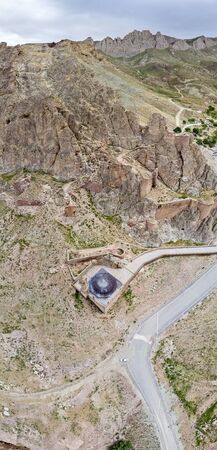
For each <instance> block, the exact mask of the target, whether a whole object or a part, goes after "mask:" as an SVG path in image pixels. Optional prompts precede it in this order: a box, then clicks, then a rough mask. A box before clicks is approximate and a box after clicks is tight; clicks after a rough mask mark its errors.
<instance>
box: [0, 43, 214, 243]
mask: <svg viewBox="0 0 217 450" xmlns="http://www.w3.org/2000/svg"><path fill="white" fill-rule="evenodd" d="M94 60H97V61H98V60H100V55H98V53H97V52H96V50H95V48H94V46H92V45H89V44H88V45H87V44H75V43H73V42H70V41H62V42H60V43H58V44H56V45H53V44H52V45H48V44H42V45H24V46H17V47H13V48H10V47H7V46H5V45H3V46H1V48H0V64H1V71H0V91H1V96H0V173H3V174H4V173H11V172H16V171H18V170H20V169H28V170H30V171H42V172H45V173H48V174H51V175H53V176H55V177H56V178H58V179H60V180H62V181H74V182H75V183H76V184H77V187H78V188H86V190H87V191H89V192H91V194H92V196H93V199H94V201H95V203H96V206H97V208H98V209H99V210H100V211H101V212H102V213H104V214H108V215H113V214H119V215H120V216H121V218H122V220H123V224H124V227H126V229H127V230H128V231H129V232H130V233H131V234H133V235H135V237H138V238H139V239H140V240H141V241H143V242H146V243H148V244H149V243H151V244H159V243H160V242H161V241H165V240H169V239H168V237H170V236H171V235H173V234H174V236H180V235H181V236H182V237H183V238H184V237H185V238H188V233H190V235H191V236H194V238H196V239H197V240H199V239H200V238H201V239H202V240H207V239H208V237H209V238H212V237H213V236H214V235H215V233H216V225H215V221H216V213H215V211H216V208H214V207H213V208H211V209H210V210H209V213H208V216H206V217H205V216H204V217H202V216H201V214H200V209H199V207H198V205H195V204H191V203H188V204H187V206H186V205H185V207H184V208H183V205H182V208H181V209H180V207H179V208H178V209H177V212H176V214H175V215H174V216H170V214H169V213H168V217H166V216H165V217H164V218H162V217H161V216H160V215H159V210H158V200H157V199H155V198H154V197H153V195H152V193H153V191H154V188H155V185H156V181H157V177H158V183H161V186H162V187H163V188H165V189H167V190H169V191H171V192H172V191H176V192H180V191H181V192H186V193H187V194H189V195H191V194H194V195H199V194H200V193H201V191H202V190H204V189H205V190H207V189H208V190H212V191H213V192H214V191H217V166H216V164H215V161H214V158H213V160H210V161H209V162H208V160H207V158H206V154H205V153H203V151H202V150H201V149H200V148H199V147H197V146H196V145H195V144H194V143H193V142H192V140H191V138H190V137H189V136H188V135H181V136H176V135H174V134H173V133H171V132H169V131H168V130H167V126H166V122H165V119H164V118H163V117H161V116H159V115H154V116H153V117H152V119H151V121H150V123H149V125H148V126H147V127H141V126H140V125H139V124H138V123H137V121H136V119H135V117H134V115H133V114H132V113H130V112H128V111H127V110H126V109H125V108H124V107H123V106H122V105H121V104H120V103H119V100H118V95H117V93H115V92H114V91H112V90H111V89H110V88H107V87H105V86H103V85H101V84H99V83H98V82H97V81H96V80H95V78H94V74H93V73H92V71H91V69H90V67H92V66H91V64H93V63H94ZM90 61H91V64H89V63H90ZM160 189H161V187H159V191H160ZM165 211H167V209H165ZM189 211H190V212H189ZM207 217H209V218H210V221H209V223H208V219H207ZM183 221H185V222H186V226H185V227H184V228H183V225H182V222H183ZM179 223H180V227H179ZM180 229H181V232H179V231H180ZM202 230H203V231H202Z"/></svg>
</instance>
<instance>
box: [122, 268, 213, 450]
mask: <svg viewBox="0 0 217 450" xmlns="http://www.w3.org/2000/svg"><path fill="white" fill-rule="evenodd" d="M216 288H217V263H216V264H215V265H213V266H212V267H211V268H210V269H209V270H208V271H207V272H205V273H204V274H203V275H202V276H201V277H200V278H199V279H197V280H196V281H195V282H194V283H193V284H191V285H190V286H189V287H188V288H187V289H185V291H183V292H182V293H181V294H180V295H178V297H176V298H175V299H173V300H172V301H171V302H169V303H168V304H166V305H165V306H163V307H162V308H160V309H159V311H158V312H156V313H155V314H154V315H152V316H151V317H149V318H148V319H147V320H145V321H144V323H143V324H142V326H141V327H140V329H139V330H138V332H137V334H135V335H134V337H133V340H132V341H131V343H130V345H129V348H128V353H127V355H126V356H127V358H128V362H127V369H128V371H129V374H130V376H131V378H132V379H133V381H134V383H135V385H136V386H137V388H138V389H139V391H140V392H141V394H142V396H143V398H144V400H145V402H146V404H147V406H148V408H149V409H150V411H151V414H152V416H153V420H154V422H155V424H156V426H157V429H158V433H159V438H160V443H161V448H162V450H179V449H180V448H181V447H180V442H179V438H178V435H177V431H176V427H175V426H174V425H173V424H172V423H171V415H170V412H169V410H168V408H167V406H166V404H165V402H164V399H163V397H162V393H161V391H160V389H159V386H158V384H157V381H156V378H155V375H154V372H153V369H152V364H151V352H152V350H153V346H154V344H155V343H156V342H157V340H158V336H159V335H160V334H161V333H163V332H164V331H165V330H166V329H167V328H168V327H170V326H171V325H172V324H173V323H175V322H176V321H177V320H179V319H180V318H181V317H182V316H183V315H184V314H185V313H186V312H187V311H189V310H190V309H191V308H193V307H194V306H195V305H197V304H198V303H200V302H201V301H202V300H204V299H205V298H206V297H207V296H208V295H209V294H210V293H211V292H212V291H213V290H214V289H216Z"/></svg>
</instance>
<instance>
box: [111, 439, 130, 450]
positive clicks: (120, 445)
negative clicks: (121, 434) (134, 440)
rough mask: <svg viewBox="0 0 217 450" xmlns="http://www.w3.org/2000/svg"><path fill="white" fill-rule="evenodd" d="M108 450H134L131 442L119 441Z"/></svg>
mask: <svg viewBox="0 0 217 450" xmlns="http://www.w3.org/2000/svg"><path fill="white" fill-rule="evenodd" d="M108 450H133V446H132V444H131V442H130V441H123V440H121V441H117V442H115V443H114V444H112V445H110V447H108Z"/></svg>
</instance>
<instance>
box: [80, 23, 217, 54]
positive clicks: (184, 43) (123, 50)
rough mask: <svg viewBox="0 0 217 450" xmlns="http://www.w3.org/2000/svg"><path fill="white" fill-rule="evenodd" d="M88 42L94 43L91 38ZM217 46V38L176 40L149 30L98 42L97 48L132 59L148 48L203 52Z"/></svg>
mask: <svg viewBox="0 0 217 450" xmlns="http://www.w3.org/2000/svg"><path fill="white" fill-rule="evenodd" d="M87 41H88V42H93V40H92V39H91V38H88V39H87ZM214 45H217V38H207V37H205V36H199V37H196V38H195V39H176V38H173V37H170V36H165V35H163V34H161V33H160V32H158V33H156V34H152V33H151V32H150V31H149V30H143V31H138V30H134V31H133V32H132V33H129V34H127V35H126V36H125V37H124V38H122V39H121V38H119V37H118V38H115V39H112V38H111V37H107V38H105V39H103V40H102V41H96V42H95V46H96V48H97V49H98V50H101V51H102V52H103V53H105V54H107V55H110V56H116V57H130V56H133V55H136V54H139V53H142V52H144V50H146V49H148V48H157V49H162V48H172V49H174V50H189V49H193V50H203V49H205V48H209V47H211V46H214Z"/></svg>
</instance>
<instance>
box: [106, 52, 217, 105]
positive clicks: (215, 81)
mask: <svg viewBox="0 0 217 450" xmlns="http://www.w3.org/2000/svg"><path fill="white" fill-rule="evenodd" d="M112 61H113V63H114V64H115V65H116V66H117V67H118V68H119V69H121V70H123V71H124V72H126V73H128V74H131V75H134V76H136V77H137V78H139V79H140V80H141V81H142V82H143V83H145V85H146V87H147V86H148V87H149V88H151V89H153V91H155V92H157V93H159V94H161V95H165V96H166V97H172V98H174V99H177V100H180V101H182V103H183V104H186V105H190V106H191V107H192V106H193V105H195V106H202V105H204V101H205V102H206V101H211V100H213V101H217V93H216V88H217V75H216V73H217V72H216V69H217V47H213V48H211V49H208V50H203V51H200V52H199V51H197V52H196V51H194V50H187V51H174V50H171V49H161V50H158V49H148V50H146V51H144V52H143V53H141V54H139V55H136V56H133V57H131V58H128V59H124V58H112ZM189 80H191V81H189Z"/></svg>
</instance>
